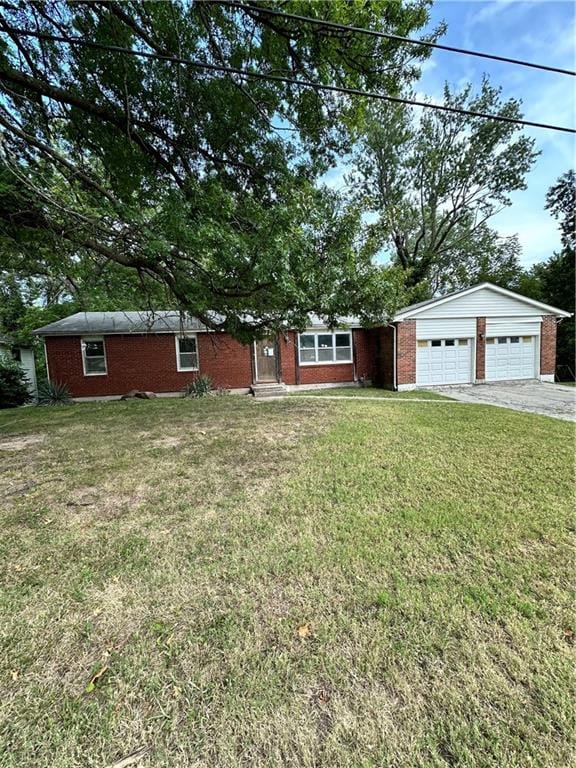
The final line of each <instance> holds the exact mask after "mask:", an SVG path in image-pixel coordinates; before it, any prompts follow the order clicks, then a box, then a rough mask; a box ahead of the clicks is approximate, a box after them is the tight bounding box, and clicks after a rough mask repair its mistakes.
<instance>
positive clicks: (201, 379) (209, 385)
mask: <svg viewBox="0 0 576 768" xmlns="http://www.w3.org/2000/svg"><path fill="white" fill-rule="evenodd" d="M213 389H214V384H213V382H212V379H211V378H210V376H206V375H204V374H203V375H201V376H196V378H195V379H192V381H191V382H190V383H189V384H186V386H185V387H184V397H207V396H208V395H209V394H211V393H212V391H213Z"/></svg>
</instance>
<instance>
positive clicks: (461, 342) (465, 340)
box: [458, 339, 468, 347]
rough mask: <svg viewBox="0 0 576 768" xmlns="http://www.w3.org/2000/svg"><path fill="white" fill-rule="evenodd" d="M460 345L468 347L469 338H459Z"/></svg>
mask: <svg viewBox="0 0 576 768" xmlns="http://www.w3.org/2000/svg"><path fill="white" fill-rule="evenodd" d="M458 346H459V347H467V346H468V339H458Z"/></svg>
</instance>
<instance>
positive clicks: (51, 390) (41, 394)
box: [38, 381, 74, 405]
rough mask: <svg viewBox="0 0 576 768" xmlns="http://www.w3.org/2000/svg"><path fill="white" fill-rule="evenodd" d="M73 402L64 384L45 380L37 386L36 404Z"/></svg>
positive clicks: (67, 403) (65, 403) (68, 403)
mask: <svg viewBox="0 0 576 768" xmlns="http://www.w3.org/2000/svg"><path fill="white" fill-rule="evenodd" d="M73 402H74V401H73V400H72V396H71V395H70V392H69V391H68V387H67V386H66V384H62V383H61V382H59V381H46V382H44V384H41V385H40V386H39V387H38V405H70V404H71V403H73Z"/></svg>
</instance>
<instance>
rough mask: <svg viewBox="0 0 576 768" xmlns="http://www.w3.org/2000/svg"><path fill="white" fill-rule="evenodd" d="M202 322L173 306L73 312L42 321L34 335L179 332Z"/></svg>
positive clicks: (202, 326)
mask: <svg viewBox="0 0 576 768" xmlns="http://www.w3.org/2000/svg"><path fill="white" fill-rule="evenodd" d="M203 329H205V326H204V325H202V323H201V322H200V321H199V320H197V319H196V318H195V317H190V316H189V315H181V314H180V313H179V312H176V311H174V310H162V311H157V312H152V311H150V312H76V314H74V315H70V316H69V317H65V318H63V319H62V320H56V322H54V323H49V324H48V325H43V326H42V328H36V330H35V331H34V333H35V334H37V335H38V336H78V335H80V334H81V335H83V336H84V335H88V334H91V333H93V334H109V333H181V332H182V331H199V330H203Z"/></svg>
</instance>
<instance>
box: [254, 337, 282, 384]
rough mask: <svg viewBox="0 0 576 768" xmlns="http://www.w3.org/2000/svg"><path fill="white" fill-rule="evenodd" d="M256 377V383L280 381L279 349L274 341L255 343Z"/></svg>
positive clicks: (265, 340) (267, 340)
mask: <svg viewBox="0 0 576 768" xmlns="http://www.w3.org/2000/svg"><path fill="white" fill-rule="evenodd" d="M254 376H255V379H256V381H278V361H277V348H276V342H275V340H274V339H263V340H262V341H255V342H254Z"/></svg>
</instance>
